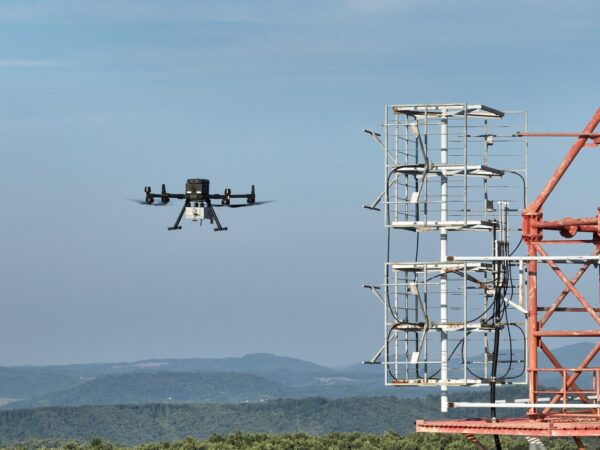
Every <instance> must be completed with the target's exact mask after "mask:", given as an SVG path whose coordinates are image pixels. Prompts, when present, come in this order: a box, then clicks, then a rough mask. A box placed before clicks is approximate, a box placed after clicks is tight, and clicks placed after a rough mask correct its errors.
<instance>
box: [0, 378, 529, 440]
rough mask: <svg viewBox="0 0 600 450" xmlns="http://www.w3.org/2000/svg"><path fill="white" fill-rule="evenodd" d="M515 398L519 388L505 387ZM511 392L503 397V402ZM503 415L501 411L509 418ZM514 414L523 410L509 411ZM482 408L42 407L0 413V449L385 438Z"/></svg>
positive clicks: (297, 404) (323, 403) (426, 401)
mask: <svg viewBox="0 0 600 450" xmlns="http://www.w3.org/2000/svg"><path fill="white" fill-rule="evenodd" d="M508 393H512V394H515V395H518V394H522V393H521V392H519V390H514V389H511V390H508V391H507V394H508ZM482 395H484V393H480V394H475V393H463V394H462V395H461V398H462V399H464V400H470V399H473V400H477V399H481V396H482ZM506 397H509V395H505V396H503V398H506ZM506 413H507V412H506V411H502V414H506ZM513 413H516V414H518V413H522V412H519V411H513ZM487 414H489V411H487V410H481V409H479V410H474V409H473V410H451V412H450V413H449V414H446V415H442V413H440V411H439V398H437V397H427V398H417V399H397V398H394V397H355V398H344V399H335V400H331V399H324V398H307V399H280V400H271V401H267V402H258V403H242V404H237V405H231V404H228V405H223V404H182V405H173V404H165V403H163V404H146V405H99V406H79V407H47V408H34V409H14V410H6V411H0V445H7V444H11V443H14V442H18V441H24V440H28V439H36V438H37V439H52V438H57V439H68V438H71V439H78V440H85V441H87V440H90V439H92V438H93V437H99V438H102V439H105V440H109V441H111V442H118V443H121V444H127V445H135V444H141V443H143V442H153V441H175V440H178V439H183V438H184V437H186V436H192V437H194V438H197V439H207V438H209V437H210V436H211V435H213V434H215V433H217V434H220V435H229V434H231V433H235V432H237V431H240V432H246V433H268V434H284V433H295V432H304V433H308V434H311V435H324V434H327V433H341V432H355V431H358V432H362V433H375V434H382V433H385V432H386V431H392V432H395V433H398V434H402V435H404V434H406V433H410V432H412V431H414V423H415V420H416V419H422V418H427V419H435V418H443V417H476V416H481V415H484V416H485V415H487Z"/></svg>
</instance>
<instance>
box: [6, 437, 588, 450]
mask: <svg viewBox="0 0 600 450" xmlns="http://www.w3.org/2000/svg"><path fill="white" fill-rule="evenodd" d="M501 440H502V446H503V447H502V448H504V449H505V450H528V449H529V444H528V443H527V441H526V440H525V438H524V437H506V436H503V437H502V438H501ZM543 441H544V443H545V445H546V448H547V449H548V450H567V449H571V448H573V445H572V443H571V441H570V440H565V439H543ZM480 442H481V443H482V444H483V445H485V446H486V448H493V441H492V439H491V437H489V436H481V437H480ZM595 444H597V442H596V441H588V445H589V448H597V446H596V445H595ZM5 448H9V449H11V450H17V449H18V450H24V449H26V448H27V449H41V448H44V449H53V448H61V449H67V450H118V449H135V450H163V449H164V450H167V449H169V450H274V449H290V450H291V449H293V450H375V449H377V450H439V449H444V450H463V449H465V448H475V447H473V446H471V445H470V444H469V443H468V442H467V440H466V439H465V438H464V437H463V436H460V435H443V434H416V433H409V434H407V435H405V436H400V435H398V434H396V433H383V434H381V435H374V434H364V433H331V434H327V435H324V436H311V435H308V434H305V433H293V434H281V435H272V434H246V433H233V434H230V435H227V436H220V435H213V436H211V437H210V438H209V439H206V440H197V439H194V438H192V437H187V438H185V439H183V440H180V441H176V442H170V443H166V442H155V443H145V444H141V445H139V446H135V447H122V446H118V445H114V444H111V443H110V442H107V441H102V440H101V439H98V438H94V439H91V440H90V441H88V442H77V441H56V440H43V441H28V442H24V443H20V444H15V445H12V446H9V447H5Z"/></svg>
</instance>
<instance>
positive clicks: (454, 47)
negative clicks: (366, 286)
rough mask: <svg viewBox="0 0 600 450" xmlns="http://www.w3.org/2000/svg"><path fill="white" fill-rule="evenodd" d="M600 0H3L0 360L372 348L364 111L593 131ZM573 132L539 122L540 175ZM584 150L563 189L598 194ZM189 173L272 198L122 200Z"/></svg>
mask: <svg viewBox="0 0 600 450" xmlns="http://www.w3.org/2000/svg"><path fill="white" fill-rule="evenodd" d="M599 10H600V5H599V4H598V3H597V2H592V1H583V2H578V3H577V7H575V6H574V5H573V4H565V3H564V2H558V1H550V2H542V1H529V2H516V1H507V2H495V3H490V2H475V1H458V2H441V1H424V2H406V1H390V0H376V1H359V0H338V1H328V2H317V1H303V2H292V1H272V0H271V1H267V0H260V1H252V2H242V1H228V2H223V1H130V0H122V1H110V0H109V1H102V2H92V1H75V0H72V1H66V0H50V1H31V0H26V1H2V0H0V98H1V99H2V102H0V155H2V156H1V158H2V159H1V161H0V163H1V167H2V177H0V189H1V192H3V193H4V195H2V196H1V198H0V205H1V206H2V212H3V214H1V218H0V254H1V255H2V257H1V258H0V269H1V270H2V274H3V276H2V280H3V281H2V299H3V300H2V303H1V304H2V311H1V313H0V339H1V340H2V341H3V342H5V343H8V344H9V345H4V346H3V350H2V352H0V364H47V363H67V362H80V361H109V360H110V361H116V360H132V359H140V358H148V357H190V356H235V355H242V354H245V353H250V352H263V351H264V352H273V353H277V354H283V355H289V356H296V357H300V358H305V359H309V360H313V361H316V362H320V363H324V364H329V365H337V364H346V363H351V362H355V361H360V360H363V359H366V358H369V357H370V356H371V354H372V353H373V352H374V351H375V350H376V348H378V346H379V345H380V341H381V338H382V327H381V325H382V320H381V309H380V305H378V304H377V303H376V302H375V301H374V300H373V299H372V298H371V297H370V295H369V294H368V293H367V292H364V291H363V290H362V289H361V288H360V285H361V284H362V283H365V282H366V283H378V282H380V281H381V278H382V272H383V268H382V265H383V264H382V263H383V260H384V257H385V253H384V251H385V249H384V240H383V238H384V233H383V227H382V222H383V219H382V217H380V216H378V215H375V214H372V213H369V212H367V211H365V210H362V209H361V208H360V205H361V204H362V203H365V202H367V201H369V200H371V199H372V198H373V197H374V196H375V195H377V193H378V192H379V191H380V190H381V189H380V184H381V164H382V161H381V158H380V154H379V153H378V152H377V148H376V147H375V146H373V144H372V143H371V141H369V140H368V139H367V138H366V137H365V136H364V135H362V133H361V129H362V128H365V127H366V128H376V127H378V126H379V124H381V122H382V120H383V107H384V105H385V104H391V103H410V102H419V103H425V102H457V101H458V102H463V101H468V102H473V103H484V104H488V105H490V106H493V107H496V108H499V109H526V110H528V111H529V117H530V128H531V129H535V130H541V131H547V130H554V131H563V130H564V131H576V130H579V129H581V128H582V127H583V125H584V124H585V123H586V122H587V120H588V119H589V117H590V116H591V115H592V114H593V112H594V111H595V109H596V108H597V107H598V106H600V105H599V102H598V98H597V95H596V91H597V76H598V69H599V68H600V63H599V62H598V61H600V58H598V56H599V53H600V50H599V48H598V38H599V35H600V32H599V31H598V30H599V28H598V26H597V20H596V18H597V17H598V13H599V12H600V11H599ZM567 146H568V142H567V141H536V142H534V143H533V145H532V147H531V162H532V166H531V171H530V177H531V186H532V189H531V191H530V192H531V193H534V192H536V190H537V189H539V187H540V186H541V185H542V183H543V182H544V181H545V180H546V177H547V175H548V174H549V171H550V170H552V168H553V167H554V165H556V163H557V161H558V160H559V159H560V158H561V157H562V154H564V151H565V149H566V148H567ZM592 156H593V155H592ZM592 156H589V157H590V158H591V157H592ZM586 158H588V156H587V155H586ZM586 161H587V160H586ZM590 161H591V160H590ZM534 165H535V169H534V168H533V167H534ZM595 167H597V166H595ZM576 168H577V169H576V170H577V171H578V172H577V174H578V176H577V177H572V178H571V180H570V181H569V180H567V183H566V185H565V188H564V189H563V190H562V191H561V192H559V193H557V199H558V200H563V202H562V203H563V204H566V203H567V202H566V201H565V200H568V201H569V202H568V205H569V208H576V209H577V210H578V211H572V210H571V209H569V211H568V213H569V214H570V215H576V214H580V215H592V214H593V212H594V211H595V207H596V202H595V201H594V199H593V198H592V199H591V200H590V201H589V202H585V201H583V200H581V201H578V202H576V203H575V202H573V201H572V198H573V195H574V193H575V192H576V189H579V188H580V186H579V187H578V179H582V178H583V177H589V178H590V179H593V177H594V176H595V170H594V166H593V164H590V163H589V162H586V163H581V164H579V165H577V166H576ZM574 170H575V169H574ZM189 177H205V178H210V179H211V186H212V188H213V189H214V190H222V189H223V188H225V187H231V188H233V189H234V190H237V191H243V190H246V189H248V188H249V186H250V184H252V183H255V184H256V185H257V194H258V196H259V198H260V199H270V200H276V202H275V203H271V204H269V205H265V206H262V207H260V208H253V209H247V210H246V209H244V210H228V211H223V212H222V214H221V216H222V217H221V219H222V221H223V222H224V223H225V225H226V226H229V228H230V231H228V232H226V233H213V232H212V230H211V229H210V228H209V227H207V226H204V227H202V228H198V227H197V226H193V225H192V224H191V223H185V224H184V229H183V230H182V231H181V232H178V233H169V232H167V231H166V227H167V226H169V225H170V224H171V223H172V221H173V219H174V216H175V215H176V213H177V208H176V207H169V208H162V209H159V208H143V207H137V205H135V204H134V203H132V202H130V201H129V200H128V199H130V198H135V197H140V196H142V195H143V192H142V190H143V186H145V185H151V186H153V187H155V188H156V187H159V186H160V183H162V182H165V183H167V186H168V187H169V188H170V189H173V190H180V189H181V188H182V187H183V183H184V182H185V179H186V178H189ZM569 183H571V184H569ZM579 190H580V189H579ZM577 192H579V191H577ZM579 210H580V211H579ZM556 212H557V214H558V213H561V212H562V211H561V207H557V208H556Z"/></svg>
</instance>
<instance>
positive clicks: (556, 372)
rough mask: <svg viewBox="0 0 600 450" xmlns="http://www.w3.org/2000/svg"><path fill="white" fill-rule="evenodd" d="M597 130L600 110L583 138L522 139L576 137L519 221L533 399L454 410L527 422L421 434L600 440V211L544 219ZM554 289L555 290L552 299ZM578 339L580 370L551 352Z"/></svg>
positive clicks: (426, 424)
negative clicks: (506, 410)
mask: <svg viewBox="0 0 600 450" xmlns="http://www.w3.org/2000/svg"><path fill="white" fill-rule="evenodd" d="M599 123H600V109H598V110H597V111H596V113H595V114H594V116H593V117H592V119H591V120H590V121H589V123H588V124H587V125H586V127H585V128H584V130H583V131H582V132H580V133H527V132H524V133H520V136H523V137H532V136H546V137H553V136H554V137H575V138H576V141H575V143H574V144H573V145H572V146H571V148H570V149H569V151H568V152H567V154H566V156H565V157H564V159H563V160H562V162H561V163H560V164H559V166H558V168H557V169H556V170H555V171H554V173H553V174H552V176H551V177H550V179H549V181H548V182H547V183H546V185H545V186H544V188H543V189H542V191H541V192H540V194H539V195H538V196H537V198H536V199H535V200H534V201H533V202H531V203H530V204H529V205H528V206H527V208H525V210H524V211H523V214H522V239H523V242H524V243H525V244H526V246H527V250H528V252H527V256H526V257H522V258H521V260H522V261H526V263H527V292H528V295H527V311H528V314H527V321H528V387H529V397H528V399H527V402H523V403H521V404H504V405H500V404H479V405H474V404H471V403H464V404H460V403H457V404H455V405H454V406H457V407H460V406H481V407H495V408H499V407H526V408H527V410H528V411H527V417H524V418H521V419H502V420H498V421H491V420H484V419H476V420H473V419H469V420H444V421H423V420H420V421H417V431H420V432H441V433H463V434H465V435H472V434H494V435H524V436H537V437H540V436H561V437H565V436H571V437H573V438H575V442H576V444H577V446H578V448H584V447H583V443H582V441H581V439H580V438H581V437H585V436H600V404H599V403H598V401H599V399H600V367H599V366H598V364H597V362H596V361H595V359H594V358H595V357H596V355H597V354H598V353H599V352H600V340H599V339H598V338H599V337H600V327H599V326H598V325H600V316H599V312H600V308H599V307H598V306H600V305H598V300H597V298H598V292H599V284H598V278H599V277H598V263H599V255H600V209H596V210H595V211H594V213H595V214H594V215H593V216H590V217H584V218H570V217H566V218H562V219H558V220H547V219H546V218H545V217H544V214H543V208H544V206H545V205H546V204H547V201H548V200H549V198H550V195H551V194H552V192H553V191H554V189H555V188H556V186H557V185H558V184H559V182H560V180H561V179H562V177H563V176H564V174H565V173H566V172H567V170H568V169H569V167H570V166H571V164H572V163H573V161H574V160H575V159H576V158H577V156H578V155H579V154H580V152H581V151H582V149H584V148H585V147H595V146H597V145H599V144H600V133H596V132H595V130H596V127H597V126H598V124H599ZM568 249H577V250H578V251H580V252H581V253H583V256H565V255H564V253H565V252H566V253H572V252H569V250H568ZM561 253H562V254H561ZM592 268H593V270H592ZM586 277H587V284H585V283H586ZM551 289H555V290H556V291H555V294H554V295H553V294H552V293H551V292H552V291H551ZM590 291H591V292H595V298H596V300H595V301H594V302H592V301H591V300H590V296H589V295H585V294H584V293H585V292H590ZM581 338H586V339H587V340H591V341H593V346H592V348H591V350H590V351H589V353H588V354H587V356H585V357H584V358H583V359H582V360H581V361H580V362H579V364H577V365H576V366H572V365H571V366H568V365H564V364H563V363H562V362H561V361H560V359H559V358H558V357H557V356H556V355H555V354H554V352H553V351H552V348H556V347H560V346H564V345H566V344H571V343H573V341H574V340H575V339H581ZM540 356H543V357H545V358H547V360H548V361H549V362H550V367H544V366H543V364H542V359H540ZM551 375H553V377H549V376H551ZM549 379H552V380H554V386H553V387H543V386H544V385H545V384H546V381H545V380H549ZM532 445H534V444H532ZM536 445H537V444H536Z"/></svg>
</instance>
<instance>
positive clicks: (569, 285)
mask: <svg viewBox="0 0 600 450" xmlns="http://www.w3.org/2000/svg"><path fill="white" fill-rule="evenodd" d="M533 247H535V249H536V250H537V251H538V252H539V253H540V254H541V255H542V256H548V253H546V252H545V251H544V249H543V248H542V246H541V245H539V244H537V243H534V244H533ZM547 262H548V265H549V266H550V267H551V268H552V270H553V271H554V273H555V274H556V275H557V276H558V278H560V280H561V281H562V282H563V283H564V284H565V286H566V287H567V289H569V291H570V292H571V293H572V294H573V295H574V296H575V298H576V299H577V300H579V303H581V305H582V306H583V307H584V308H585V309H586V311H587V312H588V313H589V314H590V316H592V317H593V318H594V320H595V321H596V323H597V324H598V325H600V317H599V316H598V314H596V312H595V311H594V308H592V307H591V306H590V304H589V303H588V302H587V300H586V299H585V298H583V295H581V293H580V292H579V291H578V290H577V288H576V287H575V286H574V285H573V283H571V282H570V281H569V279H568V278H567V277H566V276H565V274H564V273H563V272H562V270H560V269H559V268H558V266H557V265H556V263H555V262H554V261H552V260H551V259H549V260H547ZM596 331H600V330H596Z"/></svg>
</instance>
